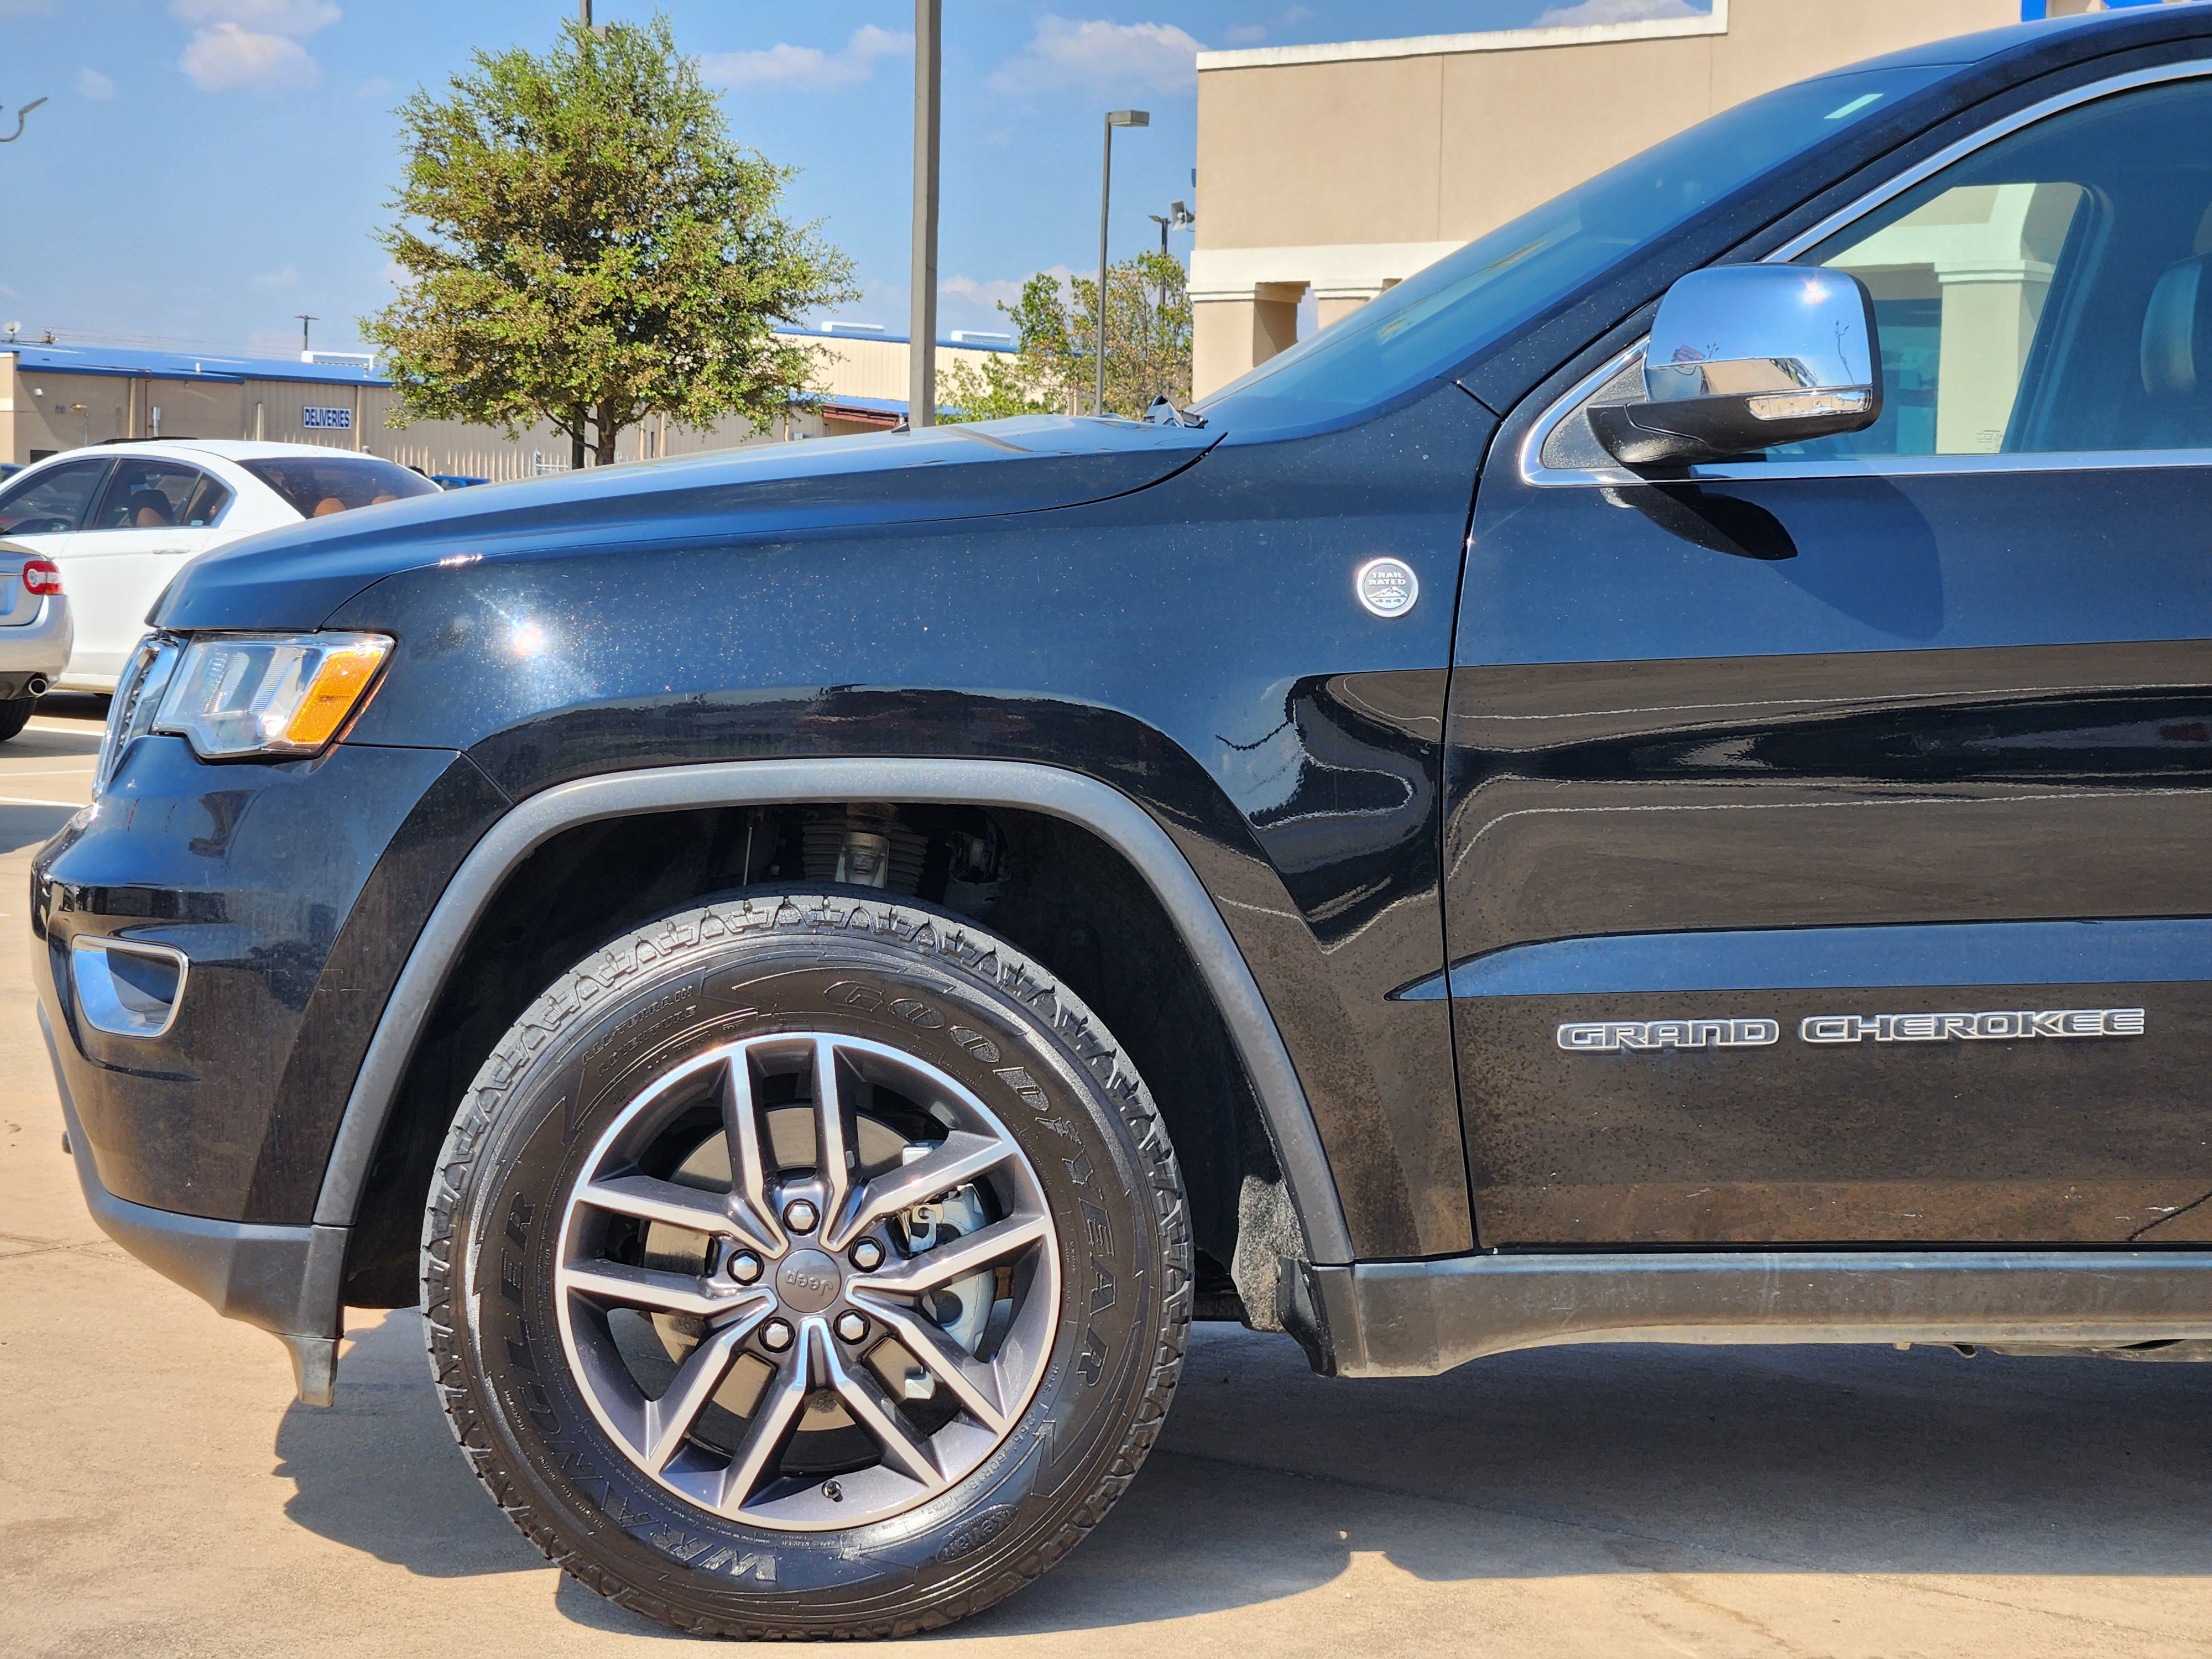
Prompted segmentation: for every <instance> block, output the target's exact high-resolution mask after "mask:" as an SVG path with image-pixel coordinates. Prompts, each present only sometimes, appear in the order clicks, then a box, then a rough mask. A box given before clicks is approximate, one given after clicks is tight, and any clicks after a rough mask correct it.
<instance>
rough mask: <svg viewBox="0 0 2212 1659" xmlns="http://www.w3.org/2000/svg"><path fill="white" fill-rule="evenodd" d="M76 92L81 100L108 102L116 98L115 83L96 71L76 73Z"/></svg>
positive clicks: (86, 69) (89, 70)
mask: <svg viewBox="0 0 2212 1659" xmlns="http://www.w3.org/2000/svg"><path fill="white" fill-rule="evenodd" d="M76 90H77V95H78V96H79V97H80V98H92V99H99V100H106V99H109V98H112V97H114V96H115V82H112V81H111V80H109V79H108V78H107V77H106V76H104V75H102V74H101V73H100V71H99V70H96V69H91V68H85V69H81V70H78V71H77V72H76Z"/></svg>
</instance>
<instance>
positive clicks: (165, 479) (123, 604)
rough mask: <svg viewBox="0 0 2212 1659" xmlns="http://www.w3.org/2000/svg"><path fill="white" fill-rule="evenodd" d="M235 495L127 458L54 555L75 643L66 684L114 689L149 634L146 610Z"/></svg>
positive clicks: (199, 474) (179, 471) (187, 471)
mask: <svg viewBox="0 0 2212 1659" xmlns="http://www.w3.org/2000/svg"><path fill="white" fill-rule="evenodd" d="M229 500H230V491H229V490H228V489H227V488H225V487H224V486H223V485H222V484H221V483H217V482H216V480H215V479H213V478H211V477H209V476H208V475H207V474H206V473H204V472H203V471H200V470H199V469H198V468H197V467H195V466H191V465H186V464H185V463H183V462H180V461H171V460H161V459H152V458H147V459H138V458H133V457H131V456H127V455H126V456H125V457H123V458H122V459H118V461H117V462H116V463H115V471H114V474H113V476H112V477H110V478H109V479H108V481H107V484H106V489H104V490H103V491H102V492H101V494H100V500H99V502H98V504H97V505H96V506H95V507H94V510H93V513H92V515H91V517H90V518H89V519H88V520H87V522H86V525H85V527H84V529H83V530H82V531H80V532H78V533H77V534H76V535H75V536H72V537H70V538H69V540H68V541H67V543H66V544H64V545H63V546H62V547H61V548H60V549H59V550H58V551H57V552H56V554H55V555H54V556H55V558H56V559H57V561H58V562H59V563H60V565H61V567H62V589H63V592H65V593H67V594H68V595H69V597H70V615H71V617H72V620H73V621H74V622H75V623H76V646H75V647H74V648H72V649H71V651H70V663H69V668H68V671H67V672H66V673H65V675H64V684H104V685H112V684H114V682H115V680H116V678H118V676H119V675H120V674H121V673H122V671H123V665H124V664H125V663H126V662H128V661H129V660H130V659H131V653H132V652H133V651H134V650H136V649H137V644H138V641H139V639H140V637H141V636H142V635H143V634H144V633H145V631H146V613H147V612H148V611H150V610H152V609H153V606H154V601H155V599H159V598H161V590H162V589H163V588H165V587H167V586H168V585H169V579H170V578H171V577H172V576H173V575H175V574H176V573H177V572H178V571H179V570H180V569H182V568H184V566H185V562H186V561H187V560H189V559H190V558H191V556H192V555H194V554H195V553H197V552H199V551H200V550H202V549H204V547H205V546H206V545H207V543H208V536H209V532H208V526H209V525H210V523H211V522H212V521H213V520H215V519H216V518H218V517H220V516H221V514H222V509H223V507H225V506H226V505H227V504H228V501H229Z"/></svg>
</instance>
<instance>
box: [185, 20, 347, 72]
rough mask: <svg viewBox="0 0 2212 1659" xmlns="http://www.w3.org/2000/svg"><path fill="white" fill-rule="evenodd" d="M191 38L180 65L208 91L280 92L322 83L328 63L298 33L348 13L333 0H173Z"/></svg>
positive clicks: (311, 29) (308, 31)
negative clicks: (311, 53)
mask: <svg viewBox="0 0 2212 1659" xmlns="http://www.w3.org/2000/svg"><path fill="white" fill-rule="evenodd" d="M169 10H170V11H171V13H172V14H173V15H175V16H177V17H179V18H180V19H182V20H183V21H185V22H187V23H190V24H191V25H192V26H193V27H192V38H191V40H190V41H188V42H187V43H186V44H185V55H184V57H183V58H180V59H179V60H178V67H179V69H181V70H184V72H185V74H186V75H188V76H191V79H192V83H193V85H195V86H197V87H198V88H200V90H201V91H203V92H277V91H282V90H284V89H287V88H300V87H312V86H315V85H318V84H319V83H320V82H321V81H322V78H323V66H322V65H321V64H318V63H317V62H316V61H315V60H314V59H313V58H312V57H310V56H309V55H308V52H307V48H306V47H305V46H301V44H300V41H299V39H298V37H300V36H302V35H308V34H313V33H315V31H316V30H318V29H324V28H328V27H330V26H331V24H333V23H335V22H337V21H338V19H339V18H341V17H342V16H343V15H345V14H344V13H343V12H342V11H340V10H339V9H338V8H337V6H336V5H335V4H333V3H332V0H170V5H169Z"/></svg>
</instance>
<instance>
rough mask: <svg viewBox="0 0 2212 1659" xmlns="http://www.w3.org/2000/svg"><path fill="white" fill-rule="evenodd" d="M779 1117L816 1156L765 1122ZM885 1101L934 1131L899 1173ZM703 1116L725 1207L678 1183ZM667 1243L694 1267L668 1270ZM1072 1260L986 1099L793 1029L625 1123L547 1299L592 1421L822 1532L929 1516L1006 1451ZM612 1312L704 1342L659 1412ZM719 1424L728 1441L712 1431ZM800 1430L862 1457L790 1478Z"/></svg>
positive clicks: (756, 1506)
mask: <svg viewBox="0 0 2212 1659" xmlns="http://www.w3.org/2000/svg"><path fill="white" fill-rule="evenodd" d="M772 1095H781V1096H786V1097H788V1098H787V1103H786V1104H785V1105H784V1106H783V1108H782V1109H781V1114H780V1115H781V1116H783V1117H784V1118H786V1119H789V1118H790V1117H791V1115H792V1114H793V1109H794V1108H795V1109H799V1110H803V1111H804V1112H805V1115H806V1116H807V1117H808V1118H810V1119H811V1135H808V1134H799V1135H797V1136H794V1135H793V1133H789V1132H788V1125H787V1124H779V1125H775V1126H772V1125H771V1123H770V1121H769V1110H768V1109H767V1108H766V1107H765V1106H764V1105H763V1100H764V1097H769V1096H772ZM879 1098H882V1099H889V1100H891V1101H895V1102H896V1103H897V1105H898V1108H899V1109H900V1110H901V1111H902V1112H904V1113H905V1115H906V1120H907V1121H908V1122H910V1123H911V1122H921V1123H924V1124H927V1126H928V1127H927V1130H926V1131H924V1132H921V1133H915V1132H913V1131H911V1130H908V1131H905V1132H902V1133H900V1134H898V1135H896V1136H894V1137H892V1138H891V1139H890V1142H889V1145H890V1149H891V1150H890V1153H889V1154H888V1155H886V1153H885V1151H884V1147H885V1145H886V1141H885V1136H886V1134H887V1133H888V1132H887V1131H885V1130H884V1129H883V1128H882V1127H881V1125H880V1122H879V1121H878V1118H876V1117H874V1116H871V1115H867V1114H869V1113H870V1112H872V1110H873V1108H874V1103H876V1102H877V1101H878V1099H879ZM709 1110H711V1112H712V1114H713V1115H714V1116H715V1117H719V1120H720V1128H719V1139H720V1143H721V1145H722V1146H726V1151H727V1156H728V1163H727V1170H728V1184H727V1190H726V1191H725V1190H721V1189H720V1182H719V1180H715V1181H714V1182H712V1183H711V1184H701V1183H699V1182H698V1178H697V1177H696V1175H695V1176H690V1184H687V1182H686V1180H685V1179H681V1178H670V1176H671V1175H674V1176H683V1175H684V1170H680V1169H679V1170H670V1169H668V1168H667V1167H666V1166H667V1165H668V1163H669V1158H668V1155H667V1153H666V1152H665V1147H666V1146H667V1144H668V1138H669V1137H670V1136H671V1134H679V1135H680V1134H681V1133H684V1130H683V1127H682V1126H684V1125H685V1124H687V1123H688V1124H690V1125H693V1126H695V1127H694V1131H693V1139H696V1138H697V1133H696V1126H697V1125H698V1124H699V1123H700V1122H701V1121H702V1115H703V1114H705V1113H707V1112H708V1111H709ZM708 1123H709V1127H708V1130H707V1133H708V1137H709V1139H714V1138H715V1137H716V1134H717V1132H716V1131H714V1129H713V1127H711V1120H708ZM864 1124H865V1127H866V1129H867V1133H868V1138H870V1139H872V1140H873V1141H874V1142H875V1149H874V1151H875V1155H874V1156H872V1157H869V1156H864V1149H863V1147H862V1144H861V1143H862V1139H863V1135H862V1133H861V1131H862V1128H863V1127H864ZM772 1127H773V1131H774V1132H771V1130H772ZM718 1150H719V1149H718ZM717 1162H718V1161H717ZM697 1167H698V1160H697V1159H696V1158H694V1159H693V1160H692V1161H691V1163H690V1164H689V1165H686V1166H685V1168H686V1169H696V1168H697ZM649 1169H659V1170H662V1171H663V1172H662V1173H660V1174H653V1173H647V1170H649ZM948 1200H949V1201H948ZM948 1216H953V1217H957V1218H958V1219H959V1221H961V1222H963V1223H965V1224H966V1225H949V1224H947V1223H946V1222H945V1218H946V1217H948ZM648 1233H649V1234H650V1236H651V1237H653V1240H654V1241H655V1245H656V1247H658V1248H656V1249H650V1250H647V1249H641V1248H640V1245H639V1241H640V1240H641V1238H643V1237H646V1236H647V1235H648ZM670 1238H675V1239H679V1240H683V1241H685V1244H686V1248H685V1249H684V1251H683V1252H682V1253H681V1254H680V1255H678V1257H676V1259H677V1260H678V1262H679V1264H680V1267H682V1268H684V1269H689V1268H691V1267H696V1269H697V1271H689V1270H671V1268H669V1267H666V1266H664V1265H656V1264H657V1263H659V1262H665V1261H667V1260H669V1259H670V1256H669V1254H668V1252H667V1250H666V1249H665V1241H666V1240H668V1239H670ZM1059 1263H1060V1249H1059V1240H1058V1237H1057V1235H1056V1232H1055V1230H1054V1225H1053V1222H1052V1217H1051V1214H1050V1212H1049V1211H1048V1208H1047V1206H1046V1201H1045V1196H1044V1191H1043V1188H1042V1186H1041V1185H1040V1184H1039V1182H1038V1181H1037V1178H1036V1173H1035V1171H1034V1170H1032V1169H1031V1168H1030V1163H1029V1160H1028V1158H1027V1157H1026V1156H1025V1155H1024V1152H1023V1151H1022V1149H1021V1147H1020V1146H1018V1144H1017V1143H1016V1142H1015V1140H1014V1139H1013V1137H1012V1135H1010V1134H1009V1133H1007V1132H1006V1128H1005V1127H1004V1126H1003V1125H1002V1124H1001V1123H1000V1121H999V1120H998V1119H997V1118H996V1117H995V1116H994V1115H993V1114H992V1113H991V1111H990V1110H989V1109H987V1107H986V1106H984V1104H983V1103H982V1102H981V1101H980V1100H978V1099H977V1098H976V1097H975V1095H974V1094H973V1093H972V1092H970V1091H969V1090H968V1089H967V1088H965V1087H964V1086H963V1085H961V1084H960V1083H958V1082H957V1081H956V1080H955V1079H953V1078H951V1076H949V1075H947V1074H946V1073H945V1072H944V1071H942V1070H940V1069H939V1068H938V1067H937V1066H933V1065H931V1064H929V1063H927V1061H924V1060H921V1059H919V1058H917V1057H916V1056H915V1055H913V1054H907V1053H903V1052H902V1051H900V1050H898V1049H896V1048H890V1047H888V1046H886V1045H884V1044H882V1043H878V1042H869V1041H867V1040H866V1039H863V1038H860V1037H853V1036H835V1035H830V1034H826V1033H820V1032H800V1033H791V1034H782V1035H777V1036H762V1037H753V1038H749V1039H747V1040H745V1041H743V1042H731V1043H726V1044H724V1045H722V1046H720V1047H718V1048H713V1049H710V1050H708V1052H706V1053H704V1054H698V1055H696V1056H694V1057H693V1058H691V1059H690V1060H686V1061H685V1062H684V1064H682V1065H681V1066H678V1067H676V1068H675V1069H673V1070H671V1071H670V1072H668V1073H665V1074H663V1075H662V1076H660V1077H659V1078H657V1079H654V1081H653V1084H652V1085H651V1086H650V1087H648V1088H647V1090H645V1091H644V1092H642V1093H641V1094H640V1095H639V1096H638V1097H637V1098H636V1099H635V1100H634V1101H632V1102H631V1103H629V1106H627V1107H626V1108H625V1109H623V1111H622V1113H621V1114H620V1115H618V1116H617V1118H616V1120H615V1121H614V1122H613V1123H612V1124H611V1126H610V1127H608V1129H607V1130H606V1132H605V1133H604V1134H603V1135H601V1136H600V1138H599V1142H598V1144H597V1145H596V1146H593V1147H592V1151H591V1152H590V1154H589V1155H588V1156H587V1158H586V1160H585V1162H584V1165H583V1169H582V1172H581V1174H580V1176H579V1178H578V1179H577V1180H576V1182H575V1183H574V1187H573V1188H572V1189H571V1191H570V1194H569V1197H568V1204H567V1210H566V1214H565V1215H564V1217H563V1218H562V1236H561V1251H560V1256H559V1261H558V1264H557V1266H556V1268H555V1279H554V1303H555V1306H556V1311H557V1315H558V1318H559V1322H560V1328H561V1340H562V1347H563V1350H564V1351H565V1352H566V1355H567V1358H568V1364H569V1365H570V1366H571V1368H572V1370H573V1371H574V1376H575V1379H576V1381H577V1383H578V1385H579V1386H580V1389H582V1392H583V1395H584V1397H585V1399H586V1402H587V1403H588V1404H589V1406H590V1407H591V1410H592V1415H593V1416H594V1417H595V1418H596V1419H598V1421H599V1426H600V1427H601V1428H602V1429H604V1430H605V1431H606V1432H607V1434H608V1435H609V1436H611V1437H612V1438H613V1440H614V1441H615V1443H616V1444H617V1446H619V1447H620V1448H621V1449H622V1450H623V1453H624V1454H625V1455H627V1456H628V1457H629V1459H630V1460H631V1461H632V1462H635V1464H636V1465H637V1466H638V1467H639V1468H641V1469H642V1470H644V1471H645V1473H646V1474H648V1475H650V1476H651V1477H652V1478H653V1480H657V1481H659V1483H660V1484H661V1485H662V1486H665V1487H667V1488H668V1489H669V1490H670V1491H671V1492H675V1493H677V1494H678V1495H679V1496H680V1497H682V1498H685V1499H687V1500H689V1501H690V1502H691V1503H693V1504H698V1505H700V1506H701V1507H702V1508H704V1509H707V1510H712V1511H714V1513H716V1514H718V1515H720V1516H725V1517H726V1518H728V1519H730V1520H732V1521H737V1522H744V1523H746V1524H750V1525H757V1526H762V1527H768V1528H787V1529H794V1530H822V1529H825V1528H843V1527H851V1526H855V1525H860V1524H863V1523H865V1522H872V1521H879V1520H882V1519H884V1518H885V1517H886V1516H892V1515H896V1514H897V1513H899V1512H900V1511H901V1510H906V1509H909V1508H911V1507H913V1506H914V1505H915V1504H920V1503H921V1502H923V1501H925V1500H926V1499H927V1498H930V1497H932V1496H933V1495H934V1494H936V1493H938V1492H942V1491H943V1490H945V1488H946V1487H948V1486H951V1485H952V1484H953V1483H954V1482H956V1481H957V1480H961V1479H962V1478H963V1477H964V1476H965V1475H967V1474H969V1472H971V1471H972V1470H974V1469H975V1468H976V1466H977V1465H978V1464H980V1463H981V1462H982V1461H983V1460H984V1459H985V1458H986V1457H987V1456H988V1455H990V1454H991V1452H992V1451H993V1450H994V1449H995V1448H996V1447H997V1446H998V1445H999V1444H1000V1443H1001V1442H1002V1441H1003V1440H1004V1439H1005V1438H1006V1436H1007V1434H1008V1433H1009V1432H1010V1431H1012V1428H1013V1426H1014V1425H1015V1424H1016V1422H1018V1420H1019V1419H1020V1417H1021V1414H1022V1412H1023V1410H1024V1407H1026V1406H1027V1405H1028V1403H1029V1401H1030V1396H1031V1395H1033V1394H1034V1393H1035V1392H1036V1387H1037V1384H1038V1383H1039V1382H1040V1380H1041V1379H1042V1376H1043V1374H1044V1370H1045V1366H1046V1364H1047V1361H1048V1358H1049V1355H1050V1351H1051V1346H1052V1340H1053V1333H1054V1324H1055V1322H1056V1317H1057V1308H1058V1303H1059V1297H1060V1265H1059ZM979 1285H980V1286H981V1287H982V1291H981V1292H980V1293H979V1291H978V1290H977V1287H978V1286H979ZM979 1295H980V1298H981V1304H985V1305H987V1308H988V1310H989V1316H988V1317H987V1318H985V1317H984V1316H982V1312H981V1309H980V1308H979V1306H978V1305H977V1304H978V1299H979ZM963 1300H964V1301H965V1303H966V1304H968V1305H967V1306H966V1307H965V1308H964V1309H963ZM948 1309H949V1310H951V1313H950V1314H948V1311H947V1310H948ZM622 1310H629V1311H630V1312H631V1313H632V1314H634V1315H642V1316H647V1317H649V1318H653V1320H654V1322H655V1323H656V1325H659V1326H661V1327H663V1328H665V1327H666V1326H667V1325H668V1324H669V1323H670V1322H678V1323H680V1325H681V1328H683V1330H684V1332H685V1333H686V1334H687V1335H688V1336H689V1337H690V1338H695V1339H696V1340H695V1341H693V1342H692V1345H691V1346H690V1347H689V1350H688V1352H680V1353H678V1351H677V1350H673V1349H671V1353H677V1354H678V1358H679V1363H678V1364H676V1366H675V1370H674V1373H673V1375H672V1376H669V1377H667V1378H666V1379H665V1383H664V1384H663V1385H662V1386H659V1388H658V1390H657V1392H655V1393H653V1394H652V1395H648V1394H647V1387H646V1386H645V1385H644V1384H641V1382H640V1380H639V1377H638V1376H637V1374H636V1368H635V1366H633V1365H632V1364H629V1362H628V1361H627V1360H626V1359H625V1358H624V1353H623V1347H622V1345H621V1343H620V1342H619V1341H618V1340H617V1334H616V1332H615V1330H614V1328H613V1326H612V1324H611V1320H613V1319H614V1318H615V1317H616V1316H618V1315H619V1314H620V1313H621V1311H622ZM718 1413H719V1414H721V1415H720V1416H719V1419H718V1420H720V1421H722V1422H724V1423H726V1424H728V1425H731V1428H730V1430H729V1431H726V1432H724V1433H722V1434H720V1435H719V1436H717V1435H715V1434H712V1433H708V1432H707V1431H705V1429H704V1427H703V1426H702V1425H704V1423H705V1421H706V1419H708V1417H709V1416H710V1415H717V1414H718ZM802 1419H805V1420H806V1421H808V1422H817V1421H825V1420H834V1421H835V1422H836V1424H837V1425H839V1426H840V1427H842V1428H857V1429H858V1430H859V1431H861V1433H862V1434H864V1435H865V1436H866V1443H867V1444H869V1445H870V1446H872V1460H873V1461H872V1462H859V1463H858V1466H857V1467H840V1468H837V1469H836V1471H835V1472H834V1473H833V1474H831V1475H830V1476H829V1478H827V1479H824V1478H822V1475H821V1471H820V1469H819V1468H814V1469H799V1468H787V1467H786V1456H787V1450H788V1449H789V1448H790V1446H791V1445H792V1443H793V1437H794V1435H795V1434H797V1433H798V1431H799V1430H800V1428H801V1426H802ZM848 1441H849V1437H848ZM854 1461H855V1460H854V1459H852V1458H850V1457H848V1458H847V1459H846V1463H847V1464H848V1465H849V1464H852V1463H854Z"/></svg>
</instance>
